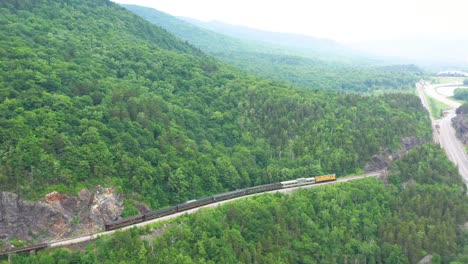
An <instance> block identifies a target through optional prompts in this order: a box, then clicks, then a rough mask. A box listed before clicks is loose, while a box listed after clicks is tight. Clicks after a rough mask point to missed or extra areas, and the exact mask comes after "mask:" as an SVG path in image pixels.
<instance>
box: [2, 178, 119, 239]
mask: <svg viewBox="0 0 468 264" xmlns="http://www.w3.org/2000/svg"><path fill="white" fill-rule="evenodd" d="M122 210H123V197H122V196H121V195H120V194H118V193H116V192H115V191H114V189H112V188H102V187H100V186H97V187H96V188H95V190H94V191H93V192H90V191H88V190H87V189H83V190H82V191H81V192H80V194H79V197H72V196H67V195H63V194H61V193H58V192H51V193H49V194H47V195H46V196H45V198H44V200H43V201H40V202H28V201H24V200H21V199H20V198H19V197H18V195H16V194H14V193H9V192H0V240H3V241H9V240H11V239H14V238H16V239H21V240H33V239H34V240H38V241H37V242H40V241H43V240H50V239H60V238H66V237H69V236H72V235H79V234H87V233H92V232H95V231H97V230H99V229H102V228H103V226H104V223H105V222H108V221H111V220H114V219H115V218H117V217H118V216H120V214H121V213H122Z"/></svg>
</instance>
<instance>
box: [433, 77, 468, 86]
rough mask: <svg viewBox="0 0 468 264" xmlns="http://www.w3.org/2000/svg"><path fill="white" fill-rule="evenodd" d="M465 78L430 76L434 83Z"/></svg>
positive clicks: (460, 80)
mask: <svg viewBox="0 0 468 264" xmlns="http://www.w3.org/2000/svg"><path fill="white" fill-rule="evenodd" d="M465 79H467V78H466V77H432V78H431V82H432V83H434V84H443V83H453V82H463V80H465Z"/></svg>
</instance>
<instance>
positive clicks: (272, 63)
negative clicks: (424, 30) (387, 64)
mask: <svg viewBox="0 0 468 264" xmlns="http://www.w3.org/2000/svg"><path fill="white" fill-rule="evenodd" d="M123 6H124V7H125V8H127V9H128V10H130V11H132V12H134V13H136V14H138V15H140V16H141V17H143V18H145V19H147V20H148V21H150V22H152V23H154V24H156V25H158V26H161V27H162V28H165V29H167V30H168V31H169V32H171V33H173V34H175V35H176V36H178V37H180V38H182V39H184V40H186V41H188V42H190V43H192V44H193V45H195V46H197V47H199V48H200V49H202V50H203V51H205V52H207V53H209V54H211V55H213V56H215V57H217V58H219V59H221V60H223V61H225V62H228V63H229V64H232V65H235V66H237V67H238V68H240V69H243V70H245V71H247V72H250V73H254V74H258V75H261V76H264V77H268V78H273V79H276V80H282V81H288V82H292V83H294V84H297V85H299V86H302V87H307V88H314V89H333V90H342V91H353V92H375V91H393V90H412V89H413V88H414V87H413V86H414V83H415V82H416V81H417V80H419V79H420V78H421V74H422V70H418V71H411V72H407V71H405V70H404V67H401V68H400V70H398V71H393V72H388V71H385V70H382V69H380V67H376V66H370V65H369V64H370V62H371V60H370V59H368V58H364V57H363V56H357V55H355V54H354V53H353V52H352V51H350V50H347V49H345V48H343V47H341V46H339V45H338V44H336V43H334V42H332V41H329V40H321V39H314V38H311V37H305V36H300V35H294V34H285V33H272V32H265V31H259V30H253V29H249V28H243V27H237V26H232V25H226V24H220V23H216V22H212V23H205V22H201V21H197V20H193V19H187V18H183V19H186V20H187V21H189V22H191V23H193V24H190V23H187V22H186V21H182V20H180V19H179V18H175V17H173V16H170V15H168V14H165V13H163V12H160V11H158V10H155V9H152V8H146V7H141V6H135V5H123ZM212 30H213V31H212Z"/></svg>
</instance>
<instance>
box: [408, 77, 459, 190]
mask: <svg viewBox="0 0 468 264" xmlns="http://www.w3.org/2000/svg"><path fill="white" fill-rule="evenodd" d="M453 85H454V84H447V86H453ZM416 86H417V89H418V93H419V96H420V97H421V101H422V102H423V105H424V102H426V104H427V101H426V98H425V95H424V93H422V90H424V91H426V94H427V95H428V96H430V97H432V98H434V99H436V100H438V101H440V102H442V103H444V104H446V105H448V106H450V107H452V109H450V111H449V114H448V115H446V116H445V117H444V118H442V119H440V120H437V121H436V122H438V123H439V126H440V134H439V139H438V140H439V142H440V145H441V146H442V147H443V148H444V150H445V152H446V153H447V156H448V157H449V159H450V160H451V161H452V162H453V163H455V165H457V167H458V171H459V173H460V175H461V176H462V178H463V180H464V181H465V183H466V184H467V186H468V157H467V155H466V153H465V148H464V146H463V144H462V143H461V142H460V140H458V138H457V136H456V134H455V129H454V128H453V127H452V118H453V117H455V116H456V114H455V109H456V108H457V107H459V106H460V103H458V102H455V101H453V100H450V99H449V98H447V97H445V96H444V95H442V94H439V93H437V91H436V90H435V87H434V86H433V85H430V84H425V83H418V84H417V85H416ZM442 86H443V85H438V86H437V88H440V87H442ZM425 107H426V106H425Z"/></svg>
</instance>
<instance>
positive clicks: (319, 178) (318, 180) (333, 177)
mask: <svg viewBox="0 0 468 264" xmlns="http://www.w3.org/2000/svg"><path fill="white" fill-rule="evenodd" d="M328 181H336V175H335V174H328V175H322V176H317V177H315V183H321V182H328Z"/></svg>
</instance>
